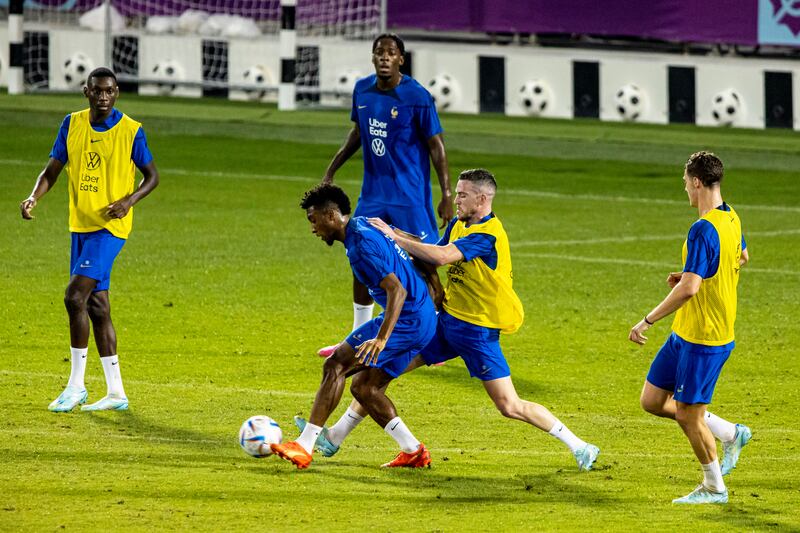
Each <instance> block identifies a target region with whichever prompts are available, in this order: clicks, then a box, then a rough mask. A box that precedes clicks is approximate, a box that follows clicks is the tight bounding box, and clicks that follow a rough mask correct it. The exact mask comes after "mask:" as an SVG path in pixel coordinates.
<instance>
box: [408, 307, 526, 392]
mask: <svg viewBox="0 0 800 533" xmlns="http://www.w3.org/2000/svg"><path fill="white" fill-rule="evenodd" d="M420 355H422V359H424V360H425V364H426V365H433V364H436V363H442V362H444V361H448V360H450V359H455V358H456V357H459V356H460V357H461V359H463V360H464V363H465V364H466V365H467V370H469V375H470V376H472V377H473V378H478V379H480V380H481V381H491V380H493V379H498V378H507V377H508V376H510V375H511V369H510V368H508V363H507V362H506V358H505V356H504V355H503V350H501V349H500V330H499V329H492V328H486V327H483V326H476V325H474V324H470V323H469V322H464V321H463V320H459V319H458V318H456V317H454V316H451V315H449V314H447V312H445V311H441V312H440V313H439V319H438V321H437V324H436V336H435V337H434V338H433V340H431V342H430V344H428V345H427V346H426V347H425V349H423V350H422V352H420Z"/></svg>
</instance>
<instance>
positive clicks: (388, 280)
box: [355, 273, 408, 365]
mask: <svg viewBox="0 0 800 533" xmlns="http://www.w3.org/2000/svg"><path fill="white" fill-rule="evenodd" d="M380 286H381V289H383V290H384V291H386V309H384V311H383V323H382V324H381V328H380V329H379V330H378V335H377V336H376V337H375V338H374V339H369V340H367V341H364V342H363V343H362V344H361V346H359V347H358V351H357V352H356V355H355V357H356V359H358V360H359V362H361V363H362V364H364V365H371V364H373V363H375V362H377V361H378V356H379V355H380V353H381V352H382V351H383V349H384V348H385V347H386V342H387V341H388V340H389V336H390V335H391V334H392V331H394V326H395V325H396V324H397V319H398V318H400V311H402V309H403V303H404V302H405V301H406V296H407V295H408V292H407V291H406V289H405V287H403V284H402V283H400V280H399V279H398V278H397V276H396V275H395V274H394V273H391V274H389V275H388V276H386V277H385V278H383V279H382V280H381V284H380Z"/></svg>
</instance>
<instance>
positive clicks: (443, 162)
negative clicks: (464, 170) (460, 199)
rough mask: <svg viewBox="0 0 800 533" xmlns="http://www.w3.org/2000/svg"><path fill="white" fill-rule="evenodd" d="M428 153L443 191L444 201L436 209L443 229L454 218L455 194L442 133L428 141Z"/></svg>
mask: <svg viewBox="0 0 800 533" xmlns="http://www.w3.org/2000/svg"><path fill="white" fill-rule="evenodd" d="M428 151H429V152H430V154H431V161H433V168H435V169H436V175H437V176H438V177H439V187H441V189H442V199H441V200H440V201H439V206H438V207H437V208H436V212H437V214H438V215H439V218H441V219H442V225H441V226H439V229H441V228H443V227H445V226H446V225H447V223H448V222H450V220H451V219H452V218H453V193H452V191H451V190H450V170H449V168H448V166H447V152H446V151H445V149H444V137H442V134H441V133H437V134H436V135H434V136H433V137H431V138H430V139H428Z"/></svg>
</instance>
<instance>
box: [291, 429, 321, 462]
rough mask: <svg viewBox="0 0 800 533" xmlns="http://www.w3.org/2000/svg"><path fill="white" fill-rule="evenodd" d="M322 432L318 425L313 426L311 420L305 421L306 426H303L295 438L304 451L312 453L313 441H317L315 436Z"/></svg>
mask: <svg viewBox="0 0 800 533" xmlns="http://www.w3.org/2000/svg"><path fill="white" fill-rule="evenodd" d="M320 433H322V428H321V427H319V426H315V425H314V424H312V423H311V422H306V427H304V428H303V432H302V433H301V434H300V436H299V437H298V438H297V441H296V442H297V444H299V445H300V446H302V447H303V449H304V450H305V451H307V452H308V453H309V454H312V453H314V443H315V442H317V437H319V434H320Z"/></svg>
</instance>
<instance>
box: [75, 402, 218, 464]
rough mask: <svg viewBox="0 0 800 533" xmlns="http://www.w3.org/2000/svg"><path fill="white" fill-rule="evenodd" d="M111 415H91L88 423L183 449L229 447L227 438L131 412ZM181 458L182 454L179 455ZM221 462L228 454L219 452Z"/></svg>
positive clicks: (207, 449)
mask: <svg viewBox="0 0 800 533" xmlns="http://www.w3.org/2000/svg"><path fill="white" fill-rule="evenodd" d="M113 415H114V416H104V415H103V414H99V413H98V414H92V415H91V416H90V417H89V420H90V421H91V423H93V424H95V425H96V426H98V427H102V428H103V429H104V430H106V431H114V432H115V434H116V435H125V436H127V437H131V438H135V439H142V440H144V441H146V442H148V444H151V445H158V444H161V445H169V446H180V447H184V448H197V449H199V450H203V451H204V452H208V451H209V450H215V449H220V448H231V446H232V444H231V439H230V438H224V437H220V436H218V435H212V434H208V433H202V432H199V431H194V430H190V429H183V428H179V427H175V426H166V425H161V424H157V423H155V422H153V421H151V420H147V419H145V418H142V417H140V416H138V415H136V414H135V413H132V412H131V411H123V412H120V413H113ZM183 457H184V458H185V456H183ZM203 458H204V460H206V461H207V460H208V455H207V453H206V454H204V455H203ZM220 460H221V461H225V462H227V461H229V460H230V457H227V456H226V455H224V454H221V455H220Z"/></svg>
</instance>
